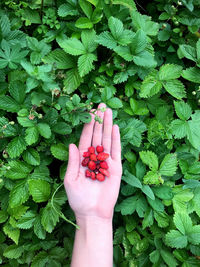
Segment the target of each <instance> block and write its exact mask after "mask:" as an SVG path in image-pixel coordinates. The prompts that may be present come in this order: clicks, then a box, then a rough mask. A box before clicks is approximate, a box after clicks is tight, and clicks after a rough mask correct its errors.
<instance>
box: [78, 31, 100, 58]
mask: <svg viewBox="0 0 200 267" xmlns="http://www.w3.org/2000/svg"><path fill="white" fill-rule="evenodd" d="M81 40H82V43H83V45H84V47H85V49H86V51H87V53H92V52H94V51H95V50H96V48H97V46H98V44H97V43H96V42H95V40H96V32H95V30H94V29H92V30H84V31H82V32H81Z"/></svg>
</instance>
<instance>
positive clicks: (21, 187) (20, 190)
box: [9, 181, 29, 208]
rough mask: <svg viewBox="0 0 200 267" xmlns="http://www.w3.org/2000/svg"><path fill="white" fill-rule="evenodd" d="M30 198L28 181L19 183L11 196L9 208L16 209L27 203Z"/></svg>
mask: <svg viewBox="0 0 200 267" xmlns="http://www.w3.org/2000/svg"><path fill="white" fill-rule="evenodd" d="M28 198H29V191H28V185H27V182H26V181H21V182H19V183H17V184H16V185H15V186H14V187H13V188H12V190H11V191H10V194H9V206H10V207H11V208H15V207H17V206H20V205H21V204H23V203H25V202H26V201H27V200H28Z"/></svg>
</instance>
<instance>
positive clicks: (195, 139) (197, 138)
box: [187, 110, 200, 150]
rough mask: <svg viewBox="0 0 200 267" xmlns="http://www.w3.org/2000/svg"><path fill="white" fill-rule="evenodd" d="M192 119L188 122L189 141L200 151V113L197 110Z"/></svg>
mask: <svg viewBox="0 0 200 267" xmlns="http://www.w3.org/2000/svg"><path fill="white" fill-rule="evenodd" d="M191 117H192V120H189V121H188V127H187V139H188V140H189V141H190V143H191V144H192V145H193V147H194V148H196V149H198V150H200V111H199V110H196V112H195V113H194V114H193V115H192V116H191Z"/></svg>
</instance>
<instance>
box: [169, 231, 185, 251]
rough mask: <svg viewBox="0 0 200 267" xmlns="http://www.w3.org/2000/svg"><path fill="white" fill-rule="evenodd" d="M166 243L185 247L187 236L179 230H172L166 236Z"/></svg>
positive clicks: (176, 246)
mask: <svg viewBox="0 0 200 267" xmlns="http://www.w3.org/2000/svg"><path fill="white" fill-rule="evenodd" d="M165 238H166V244H167V245H168V246H170V247H172V248H185V247H186V246H187V243H188V241H187V236H184V235H182V234H181V233H180V232H179V231H177V230H171V231H170V232H168V233H167V234H166V236H165Z"/></svg>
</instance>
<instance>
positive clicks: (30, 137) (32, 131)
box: [25, 126, 39, 146]
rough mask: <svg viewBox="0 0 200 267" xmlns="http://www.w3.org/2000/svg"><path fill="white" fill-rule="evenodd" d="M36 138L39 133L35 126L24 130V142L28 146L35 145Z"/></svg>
mask: <svg viewBox="0 0 200 267" xmlns="http://www.w3.org/2000/svg"><path fill="white" fill-rule="evenodd" d="M38 138H39V131H38V129H37V128H36V127H35V126H34V127H30V128H27V129H26V136H25V140H26V143H27V144H28V145H29V146H30V145H32V144H34V143H36V142H37V141H38Z"/></svg>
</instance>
